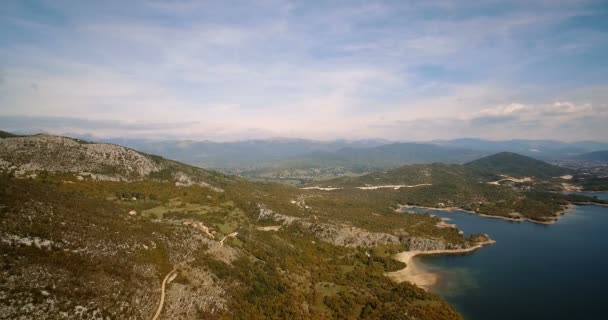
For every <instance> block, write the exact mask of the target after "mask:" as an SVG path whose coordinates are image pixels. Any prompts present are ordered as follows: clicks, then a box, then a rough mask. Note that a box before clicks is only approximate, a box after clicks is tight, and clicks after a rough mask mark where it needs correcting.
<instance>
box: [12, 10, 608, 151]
mask: <svg viewBox="0 0 608 320" xmlns="http://www.w3.org/2000/svg"><path fill="white" fill-rule="evenodd" d="M607 123H608V2H607V1H548V0H541V1H433V0H431V1H281V0H277V1H273V0H269V1H243V2H241V1H189V0H181V1H180V0H175V1H157V0H147V1H76V0H72V1H62V0H47V1H44V0H40V1H27V0H23V1H22V0H19V1H12V0H6V1H3V4H2V6H0V128H3V129H5V130H30V131H36V130H43V131H47V132H52V133H78V134H93V135H97V136H101V137H110V136H112V137H117V136H118V137H145V138H157V139H164V138H183V139H212V140H236V139H249V138H267V137H303V138H312V139H324V140H327V139H334V138H348V139H359V138H387V139H391V140H431V139H445V138H457V137H481V138H488V139H511V138H555V139H561V140H587V139H591V140H604V141H605V140H608V125H606V124H607Z"/></svg>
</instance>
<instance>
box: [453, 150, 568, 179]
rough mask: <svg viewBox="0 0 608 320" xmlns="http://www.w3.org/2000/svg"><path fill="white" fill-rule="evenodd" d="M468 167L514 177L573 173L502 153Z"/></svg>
mask: <svg viewBox="0 0 608 320" xmlns="http://www.w3.org/2000/svg"><path fill="white" fill-rule="evenodd" d="M465 166H466V167H468V168H470V169H474V170H477V171H479V172H480V173H485V174H502V175H506V176H512V177H537V178H552V177H559V176H562V175H566V174H572V173H573V171H572V170H570V169H566V168H563V167H558V166H555V165H552V164H549V163H546V162H544V161H541V160H537V159H534V158H530V157H526V156H522V155H520V154H517V153H512V152H500V153H497V154H493V155H491V156H488V157H484V158H481V159H477V160H474V161H471V162H469V163H466V164H465Z"/></svg>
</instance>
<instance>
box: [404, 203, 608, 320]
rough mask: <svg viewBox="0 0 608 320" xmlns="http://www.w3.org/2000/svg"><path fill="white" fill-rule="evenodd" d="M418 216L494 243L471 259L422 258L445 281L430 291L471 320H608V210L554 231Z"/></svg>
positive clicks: (566, 221)
mask: <svg viewBox="0 0 608 320" xmlns="http://www.w3.org/2000/svg"><path fill="white" fill-rule="evenodd" d="M590 195H595V196H598V198H606V197H607V196H608V193H603V194H599V193H593V194H590ZM409 210H410V211H412V209H409ZM415 211H417V212H419V213H422V212H427V213H432V214H434V215H437V216H440V217H447V218H451V222H450V223H456V225H457V226H458V228H460V229H461V230H463V231H464V232H465V233H466V234H470V233H487V234H488V235H490V237H491V238H492V239H494V240H496V244H494V245H490V246H486V247H484V248H482V249H480V250H477V251H475V252H473V253H470V254H466V255H442V256H422V257H418V258H417V259H418V260H417V261H418V262H419V263H420V265H421V266H422V267H425V268H427V269H428V270H431V271H433V272H437V273H438V274H439V275H440V281H439V283H438V284H437V285H436V286H435V287H433V288H432V289H431V291H432V292H434V293H437V294H438V295H440V296H442V297H443V298H444V299H446V300H447V301H448V302H450V303H451V304H452V305H454V306H455V307H456V309H457V310H458V311H459V312H460V313H462V314H463V316H464V317H465V319H471V320H486V319H519V320H522V319H535V320H538V319H608V309H607V308H606V306H607V305H605V303H608V302H607V301H606V298H608V207H600V206H577V207H576V208H575V213H573V214H566V215H565V216H563V217H562V218H560V219H559V221H558V222H557V223H556V224H553V225H540V224H533V223H529V222H510V221H506V220H500V219H491V218H483V217H479V216H475V215H471V214H467V213H464V212H442V211H435V210H422V209H416V210H415Z"/></svg>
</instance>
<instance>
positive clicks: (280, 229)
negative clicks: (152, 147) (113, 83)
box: [0, 135, 477, 319]
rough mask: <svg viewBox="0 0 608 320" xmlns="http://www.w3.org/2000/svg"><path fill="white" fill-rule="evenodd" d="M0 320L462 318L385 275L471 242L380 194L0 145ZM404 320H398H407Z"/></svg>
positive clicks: (45, 141)
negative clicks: (408, 256)
mask: <svg viewBox="0 0 608 320" xmlns="http://www.w3.org/2000/svg"><path fill="white" fill-rule="evenodd" d="M0 159H1V160H0V163H1V167H0V252H2V255H0V279H2V280H1V281H0V319H57V318H63V319H149V318H151V317H152V315H153V314H154V313H155V311H156V310H157V308H158V307H159V302H160V300H161V299H160V297H161V283H162V282H163V281H164V279H167V280H166V283H167V285H166V289H165V300H164V304H163V305H162V308H161V318H165V319H280V318H289V319H331V318H362V319H380V318H385V319H394V318H403V319H460V316H459V315H458V314H457V313H456V312H455V311H454V309H453V308H452V307H451V306H449V305H447V304H446V303H445V302H443V301H441V300H440V299H439V298H438V297H437V296H435V295H433V294H430V293H427V292H425V291H424V290H422V289H420V288H417V287H415V286H413V285H411V284H409V283H407V282H404V283H394V282H392V281H391V280H390V279H389V278H387V277H386V276H385V275H384V274H385V273H386V272H389V271H394V270H397V269H399V268H403V267H404V265H403V264H402V263H399V262H397V261H395V260H393V259H392V258H391V256H392V254H394V253H396V252H398V251H403V250H407V249H411V250H432V249H438V248H439V249H441V248H466V247H470V246H473V245H475V243H476V242H477V241H476V240H475V239H473V238H465V237H463V236H462V235H461V234H460V233H459V232H458V230H457V229H454V228H438V227H437V224H438V223H439V222H440V220H439V219H438V218H436V217H431V216H428V215H418V214H403V213H399V212H396V211H395V208H397V205H398V204H399V202H398V201H397V199H395V198H393V197H392V196H391V195H388V194H377V195H376V196H372V197H370V196H369V193H368V192H367V191H364V190H354V192H344V193H336V194H332V193H327V192H325V191H322V190H302V189H297V188H294V187H289V186H284V185H279V184H273V183H255V182H250V181H246V180H243V179H239V178H237V177H230V176H224V175H221V174H218V173H214V172H210V171H206V170H203V169H199V168H195V167H190V166H187V165H183V164H180V163H177V162H173V161H170V160H166V159H163V158H160V157H156V156H151V155H147V154H143V153H139V152H136V151H133V150H131V149H128V148H124V147H120V146H116V145H111V144H92V143H87V142H84V141H79V140H74V139H69V138H63V137H55V136H48V135H35V136H27V137H14V136H5V137H4V138H2V139H0ZM404 315H406V316H404Z"/></svg>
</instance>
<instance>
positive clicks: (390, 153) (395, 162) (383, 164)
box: [293, 143, 488, 168]
mask: <svg viewBox="0 0 608 320" xmlns="http://www.w3.org/2000/svg"><path fill="white" fill-rule="evenodd" d="M487 154H488V153H487V152H483V151H476V150H470V149H464V148H452V147H442V146H437V145H432V144H422V143H392V144H387V145H382V146H377V147H372V148H357V149H355V148H344V149H340V150H337V151H334V152H315V153H311V154H308V155H305V156H301V157H298V159H297V161H293V162H294V163H299V165H300V166H310V167H330V166H344V167H354V168H356V167H363V168H390V167H397V166H400V165H403V164H412V163H433V162H441V163H464V162H467V161H471V160H473V159H477V158H479V157H483V156H485V155H487Z"/></svg>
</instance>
